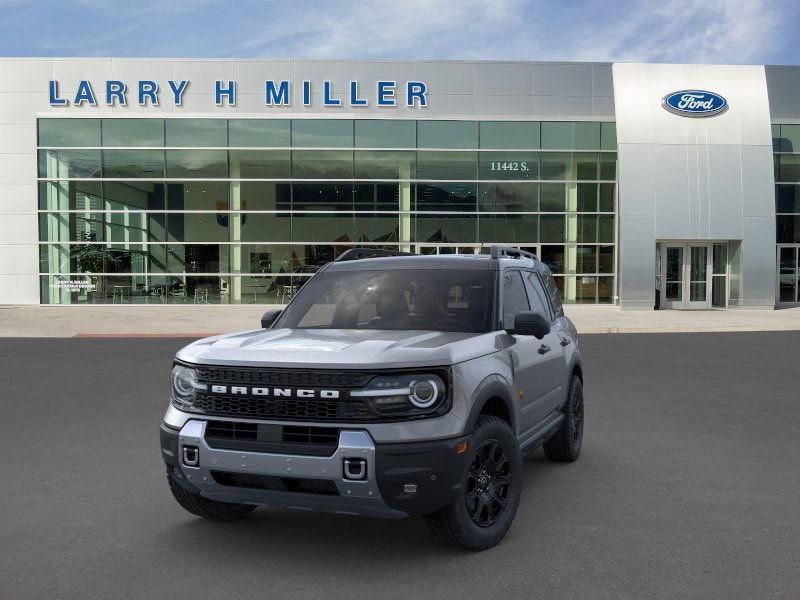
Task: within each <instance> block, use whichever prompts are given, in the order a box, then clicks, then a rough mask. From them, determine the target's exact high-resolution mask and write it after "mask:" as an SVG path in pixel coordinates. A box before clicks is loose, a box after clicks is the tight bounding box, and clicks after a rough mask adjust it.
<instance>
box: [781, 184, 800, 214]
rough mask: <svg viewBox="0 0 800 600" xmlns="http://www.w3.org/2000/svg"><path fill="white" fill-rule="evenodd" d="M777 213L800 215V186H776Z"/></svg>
mask: <svg viewBox="0 0 800 600" xmlns="http://www.w3.org/2000/svg"><path fill="white" fill-rule="evenodd" d="M775 211H776V212H778V213H800V186H798V185H785V184H781V185H776V186H775Z"/></svg>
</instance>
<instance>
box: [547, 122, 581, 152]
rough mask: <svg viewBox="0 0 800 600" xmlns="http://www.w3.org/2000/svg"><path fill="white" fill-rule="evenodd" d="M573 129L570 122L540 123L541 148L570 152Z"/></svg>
mask: <svg viewBox="0 0 800 600" xmlns="http://www.w3.org/2000/svg"><path fill="white" fill-rule="evenodd" d="M574 135H575V128H574V127H573V124H572V123H570V122H557V121H550V122H548V121H545V122H543V123H542V148H546V149H548V150H571V149H572V148H573V147H574V146H573V141H574Z"/></svg>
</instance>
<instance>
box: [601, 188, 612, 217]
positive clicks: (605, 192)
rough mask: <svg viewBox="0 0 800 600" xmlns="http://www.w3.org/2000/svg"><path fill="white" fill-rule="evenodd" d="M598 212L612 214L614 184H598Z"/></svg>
mask: <svg viewBox="0 0 800 600" xmlns="http://www.w3.org/2000/svg"><path fill="white" fill-rule="evenodd" d="M600 212H614V184H613V183H601V184H600Z"/></svg>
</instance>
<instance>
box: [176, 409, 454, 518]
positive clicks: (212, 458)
mask: <svg viewBox="0 0 800 600" xmlns="http://www.w3.org/2000/svg"><path fill="white" fill-rule="evenodd" d="M205 429H206V421H205V420H203V419H191V420H188V421H187V422H186V423H185V424H184V425H183V427H182V428H181V429H180V430H175V429H172V428H170V427H168V426H166V425H163V424H162V425H161V453H162V457H163V458H164V462H165V463H166V465H167V469H168V471H169V473H170V474H171V475H172V476H173V477H174V479H175V481H176V482H177V483H178V484H179V485H182V486H183V487H185V488H187V489H189V490H190V491H193V492H195V493H199V494H200V495H202V496H204V497H206V498H209V499H211V500H217V501H220V502H232V503H244V504H258V505H264V506H269V507H274V508H294V509H299V510H311V511H322V512H332V513H340V514H350V515H361V516H371V517H386V518H402V517H408V516H416V515H424V514H429V513H431V512H434V511H436V510H438V509H439V508H442V507H443V506H446V505H448V504H450V503H451V502H453V501H454V500H455V499H456V497H457V496H458V493H459V490H460V486H461V481H462V476H463V472H464V461H465V457H466V453H464V452H462V453H460V454H459V453H458V452H457V451H456V447H457V446H458V445H459V444H461V442H463V441H466V439H467V438H465V437H458V438H451V439H447V440H436V441H430V442H404V443H392V444H376V443H375V442H374V440H373V438H372V437H371V436H370V434H369V433H368V432H367V431H365V430H361V429H355V428H354V429H341V430H340V432H339V441H338V446H337V447H336V450H335V451H334V452H333V453H332V454H331V455H330V456H307V455H297V454H272V453H265V452H252V451H241V450H228V449H220V448H212V447H211V446H209V445H208V443H207V442H206V439H205ZM184 448H188V449H192V448H196V449H197V453H196V456H195V455H191V458H193V459H194V460H192V461H191V462H192V463H195V462H196V465H195V464H192V465H191V466H190V465H188V464H187V461H186V457H185V455H184ZM190 452H193V451H191V450H190ZM345 460H349V461H358V462H359V463H360V462H361V461H365V467H366V469H365V475H364V478H363V479H362V480H357V481H356V480H352V479H348V478H346V477H345V469H344V465H345ZM362 464H363V463H362Z"/></svg>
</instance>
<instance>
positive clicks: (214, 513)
mask: <svg viewBox="0 0 800 600" xmlns="http://www.w3.org/2000/svg"><path fill="white" fill-rule="evenodd" d="M167 481H168V482H169V489H170V491H171V492H172V495H173V496H174V497H175V500H177V501H178V504H180V505H181V506H182V507H183V508H185V509H186V510H188V511H189V512H190V513H192V514H193V515H197V516H198V517H203V518H204V519H212V520H214V521H238V520H239V519H244V518H245V517H246V516H247V515H249V514H250V513H251V512H253V511H254V510H255V509H256V507H255V506H253V505H251V504H231V503H229V502H217V501H216V500H209V499H208V498H203V497H202V496H201V495H200V494H195V493H194V492H190V491H189V490H187V489H185V488H183V487H181V486H180V484H178V483H176V482H175V480H174V479H173V478H172V476H171V475H167Z"/></svg>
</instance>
